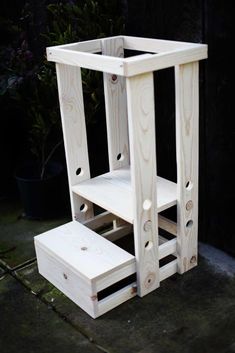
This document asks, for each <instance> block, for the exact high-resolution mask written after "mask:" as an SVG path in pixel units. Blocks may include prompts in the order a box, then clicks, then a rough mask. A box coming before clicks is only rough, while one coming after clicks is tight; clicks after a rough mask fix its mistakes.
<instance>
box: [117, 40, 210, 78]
mask: <svg viewBox="0 0 235 353" xmlns="http://www.w3.org/2000/svg"><path fill="white" fill-rule="evenodd" d="M206 58H207V46H206V45H199V46H197V47H192V48H188V49H176V50H174V51H173V50H172V51H167V52H163V53H160V54H153V55H151V54H144V55H138V56H133V57H130V58H127V59H125V62H124V75H125V76H126V77H130V76H134V75H138V74H141V73H144V72H150V71H155V70H162V69H166V68H168V67H172V66H175V65H180V64H186V63H190V62H192V61H198V60H202V59H206Z"/></svg>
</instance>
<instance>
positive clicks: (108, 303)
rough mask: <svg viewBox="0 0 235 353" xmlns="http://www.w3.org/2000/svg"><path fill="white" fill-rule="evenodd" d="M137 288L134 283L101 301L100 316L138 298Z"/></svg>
mask: <svg viewBox="0 0 235 353" xmlns="http://www.w3.org/2000/svg"><path fill="white" fill-rule="evenodd" d="M135 286H136V283H132V284H130V285H128V286H126V287H125V288H122V289H120V290H119V291H117V292H115V293H113V294H111V295H110V296H108V297H106V298H104V299H102V300H100V301H99V302H98V316H100V315H103V314H105V313H106V312H107V311H109V310H111V309H113V308H115V307H116V306H118V305H120V304H122V303H123V302H125V301H127V300H128V299H131V298H133V297H134V296H136V288H135Z"/></svg>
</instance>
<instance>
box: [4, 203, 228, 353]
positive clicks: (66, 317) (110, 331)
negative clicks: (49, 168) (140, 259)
mask: <svg viewBox="0 0 235 353" xmlns="http://www.w3.org/2000/svg"><path fill="white" fill-rule="evenodd" d="M20 214H21V209H20V206H19V205H18V204H17V203H15V204H14V203H10V202H9V203H6V202H5V203H3V204H2V205H0V347H1V348H0V352H1V353H5V352H6V353H14V352H17V353H25V352H27V353H28V352H32V353H34V352H35V353H36V352H39V351H40V352H42V353H47V352H48V353H49V352H50V353H52V352H62V353H63V352H68V353H70V352H71V353H72V352H74V353H76V352H81V353H83V352H84V353H86V352H87V353H89V352H106V353H107V352H108V353H134V352H135V353H155V352H156V353H171V352H172V353H173V352H174V353H178V352H179V353H188V352H190V353H197V352H200V353H204V352H205V353H217V352H218V353H220V352H221V353H222V352H223V353H232V352H235V276H234V274H233V273H229V274H230V275H227V273H226V272H223V271H217V270H218V269H216V267H215V266H213V265H212V263H213V261H209V260H208V259H207V256H206V253H205V251H202V253H203V256H204V257H200V262H199V266H198V267H197V268H195V269H194V270H192V271H190V272H188V273H186V274H185V275H183V276H179V275H175V276H173V277H171V278H169V279H167V280H166V281H164V282H163V283H162V285H161V287H160V288H159V289H158V290H156V291H155V292H153V293H151V294H149V295H148V296H146V297H144V298H142V299H140V298H138V297H136V298H133V299H132V300H130V301H128V302H126V303H124V304H123V305H121V306H119V307H117V308H115V309H114V310H112V311H111V312H109V313H107V314H105V315H104V316H102V317H100V318H98V319H96V320H93V319H91V318H90V317H89V316H88V315H87V314H86V313H85V312H83V311H82V310H81V309H80V308H79V307H77V306H76V305H75V304H74V303H73V302H71V301H70V300H69V299H68V298H66V297H65V296H64V295H63V294H62V293H61V292H60V291H59V290H57V289H56V288H54V287H53V286H52V285H51V284H50V283H49V282H47V281H46V280H45V279H44V278H43V277H42V276H40V275H39V273H38V270H37V263H36V259H35V252H34V246H33V237H34V235H36V234H38V233H40V232H43V231H46V230H48V229H50V228H53V227H55V226H56V225H59V224H62V223H65V222H66V221H68V219H66V218H65V219H58V220H50V221H43V222H42V221H41V222H39V221H28V220H24V219H22V218H20V217H19V215H20ZM201 248H202V249H203V245H202V246H201ZM210 251H211V249H210ZM215 252H216V254H217V257H216V258H218V251H217V250H215ZM210 256H211V254H210ZM223 256H224V257H222V259H223V261H226V256H227V255H223ZM229 260H230V261H231V263H233V261H234V263H235V260H231V258H229ZM225 267H226V266H225ZM223 268H224V267H223ZM231 268H232V267H231V264H230V272H231Z"/></svg>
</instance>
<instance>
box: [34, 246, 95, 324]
mask: <svg viewBox="0 0 235 353" xmlns="http://www.w3.org/2000/svg"><path fill="white" fill-rule="evenodd" d="M35 248H36V254H37V261H38V269H39V273H40V274H41V275H42V276H44V277H45V278H46V279H47V280H48V281H50V282H51V283H52V284H53V285H54V286H56V287H57V288H58V289H59V290H60V291H62V292H63V293H64V294H65V295H66V296H67V297H68V298H70V299H71V300H72V301H74V302H75V303H76V304H77V305H79V306H80V307H81V308H82V309H83V310H85V311H86V312H87V313H88V314H89V315H91V316H92V317H95V313H96V311H97V302H96V301H94V300H92V298H93V297H94V296H95V295H96V292H95V290H94V288H93V286H91V285H90V284H87V283H86V282H85V281H84V280H83V278H82V277H79V276H78V275H77V274H76V273H75V272H74V271H73V270H72V269H71V268H69V267H68V266H66V265H65V264H64V263H62V262H60V261H59V259H56V258H54V257H53V256H51V254H50V253H48V252H47V251H46V250H45V249H43V248H40V246H37V242H36V243H35Z"/></svg>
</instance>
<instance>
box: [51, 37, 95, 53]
mask: <svg viewBox="0 0 235 353" xmlns="http://www.w3.org/2000/svg"><path fill="white" fill-rule="evenodd" d="M53 48H54V47H53ZM56 48H57V49H60V48H61V49H68V50H75V51H82V52H86V53H98V52H100V51H101V40H100V39H93V40H86V41H82V42H77V43H70V44H63V45H57V46H56Z"/></svg>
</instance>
